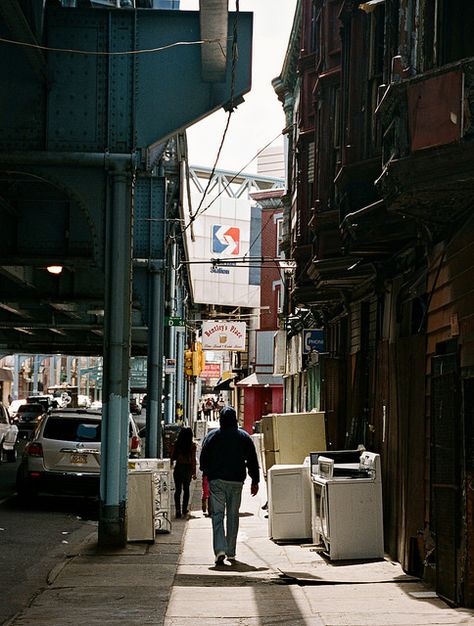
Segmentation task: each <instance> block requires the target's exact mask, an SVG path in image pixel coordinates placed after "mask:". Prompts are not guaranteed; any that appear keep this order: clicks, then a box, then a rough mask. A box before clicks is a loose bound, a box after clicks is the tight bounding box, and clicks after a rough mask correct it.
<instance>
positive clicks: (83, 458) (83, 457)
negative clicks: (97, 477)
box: [71, 452, 87, 465]
mask: <svg viewBox="0 0 474 626" xmlns="http://www.w3.org/2000/svg"><path fill="white" fill-rule="evenodd" d="M71 463H75V464H77V465H86V464H87V454H79V453H76V452H74V453H73V454H71Z"/></svg>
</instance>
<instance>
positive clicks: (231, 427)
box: [200, 406, 260, 565]
mask: <svg viewBox="0 0 474 626" xmlns="http://www.w3.org/2000/svg"><path fill="white" fill-rule="evenodd" d="M219 422H220V428H218V429H215V430H212V431H211V432H210V433H209V434H208V435H207V436H206V438H205V439H204V441H203V443H202V449H201V456H200V466H201V471H202V473H203V474H204V476H206V477H207V479H208V481H209V492H210V504H211V518H212V540H213V548H214V555H215V562H216V564H217V565H222V564H223V563H224V560H225V557H226V556H227V559H228V560H229V561H231V562H232V561H235V551H236V544H237V533H238V530H239V509H240V502H241V498H242V487H243V484H244V481H245V478H246V476H247V472H248V474H249V476H250V478H251V479H252V484H251V487H250V493H251V494H252V496H255V495H256V494H257V493H258V483H259V481H260V474H259V468H258V460H257V452H256V450H255V446H254V443H253V441H252V439H251V437H250V435H248V434H247V433H246V432H245V430H242V429H241V428H239V427H238V425H237V414H236V412H235V409H234V408H233V407H231V406H225V407H224V408H223V409H221V411H220V415H219ZM224 518H225V530H224Z"/></svg>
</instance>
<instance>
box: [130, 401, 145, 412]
mask: <svg viewBox="0 0 474 626" xmlns="http://www.w3.org/2000/svg"><path fill="white" fill-rule="evenodd" d="M141 412H142V407H141V406H140V404H139V403H138V402H137V400H136V399H135V398H132V399H131V400H130V413H131V414H132V415H140V414H141Z"/></svg>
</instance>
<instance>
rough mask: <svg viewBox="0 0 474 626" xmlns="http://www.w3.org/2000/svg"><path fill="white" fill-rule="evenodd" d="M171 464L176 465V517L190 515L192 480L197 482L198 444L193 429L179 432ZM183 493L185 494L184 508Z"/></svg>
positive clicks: (174, 472)
mask: <svg viewBox="0 0 474 626" xmlns="http://www.w3.org/2000/svg"><path fill="white" fill-rule="evenodd" d="M171 464H172V465H173V464H174V469H173V478H174V486H175V492H174V503H175V507H176V517H181V514H182V515H186V514H187V513H188V506H189V485H190V484H191V479H192V480H196V443H195V442H194V441H193V431H192V429H191V428H188V427H183V428H181V430H180V431H179V434H178V438H177V439H176V442H175V444H174V446H173V449H172V451H171ZM181 492H182V493H183V504H182V506H181Z"/></svg>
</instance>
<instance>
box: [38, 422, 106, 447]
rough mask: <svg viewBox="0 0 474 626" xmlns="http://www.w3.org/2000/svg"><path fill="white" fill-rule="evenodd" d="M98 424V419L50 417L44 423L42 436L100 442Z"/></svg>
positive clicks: (60, 439) (62, 439)
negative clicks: (82, 419)
mask: <svg viewBox="0 0 474 626" xmlns="http://www.w3.org/2000/svg"><path fill="white" fill-rule="evenodd" d="M100 424H101V422H100V420H87V421H86V420H84V421H81V420H79V419H67V418H65V417H50V418H49V420H48V421H47V422H46V424H45V427H44V431H43V437H44V438H45V439H56V440H59V441H89V442H100V430H101V429H100Z"/></svg>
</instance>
